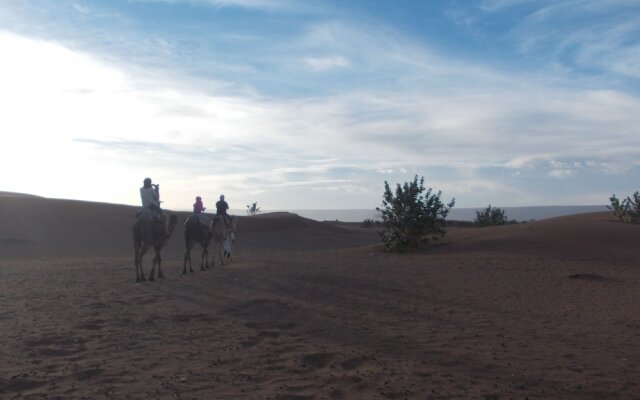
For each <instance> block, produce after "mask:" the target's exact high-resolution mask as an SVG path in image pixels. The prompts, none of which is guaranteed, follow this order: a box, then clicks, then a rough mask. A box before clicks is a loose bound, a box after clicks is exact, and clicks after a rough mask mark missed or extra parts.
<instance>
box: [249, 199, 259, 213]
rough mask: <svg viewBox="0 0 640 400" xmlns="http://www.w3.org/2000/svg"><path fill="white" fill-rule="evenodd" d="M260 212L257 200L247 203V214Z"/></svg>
mask: <svg viewBox="0 0 640 400" xmlns="http://www.w3.org/2000/svg"><path fill="white" fill-rule="evenodd" d="M258 213H260V207H258V202H257V201H256V202H253V203H252V204H248V205H247V214H248V215H256V214H258Z"/></svg>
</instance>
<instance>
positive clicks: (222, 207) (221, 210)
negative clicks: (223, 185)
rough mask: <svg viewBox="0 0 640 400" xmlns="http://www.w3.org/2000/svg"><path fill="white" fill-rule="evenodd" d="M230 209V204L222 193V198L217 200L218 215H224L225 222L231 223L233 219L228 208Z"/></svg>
mask: <svg viewBox="0 0 640 400" xmlns="http://www.w3.org/2000/svg"><path fill="white" fill-rule="evenodd" d="M228 209H229V204H227V202H226V201H224V195H223V194H221V195H220V200H218V202H216V215H222V216H223V217H224V221H225V223H226V224H227V226H228V225H230V223H231V221H230V220H229V214H227V210H228Z"/></svg>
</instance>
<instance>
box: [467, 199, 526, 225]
mask: <svg viewBox="0 0 640 400" xmlns="http://www.w3.org/2000/svg"><path fill="white" fill-rule="evenodd" d="M473 222H474V223H475V224H476V226H479V227H483V226H494V225H505V224H507V223H515V222H516V221H508V220H507V217H506V216H505V215H504V210H502V209H500V208H498V207H491V204H489V207H487V208H485V209H484V210H476V219H475V220H473Z"/></svg>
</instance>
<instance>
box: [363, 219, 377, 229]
mask: <svg viewBox="0 0 640 400" xmlns="http://www.w3.org/2000/svg"><path fill="white" fill-rule="evenodd" d="M375 223H376V221H374V220H372V219H371V218H365V219H364V221H362V227H363V228H373V225H374V224H375Z"/></svg>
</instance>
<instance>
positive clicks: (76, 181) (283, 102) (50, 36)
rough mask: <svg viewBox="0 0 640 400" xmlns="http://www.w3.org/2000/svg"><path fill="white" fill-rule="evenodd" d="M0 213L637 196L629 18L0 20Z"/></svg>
mask: <svg viewBox="0 0 640 400" xmlns="http://www.w3.org/2000/svg"><path fill="white" fill-rule="evenodd" d="M0 60H2V61H0V110H1V111H0V113H1V115H0V137H1V146H0V171H1V172H0V191H12V192H22V193H31V194H37V195H41V196H46V197H55V198H67V199H78V200H89V201H102V202H109V203H121V204H132V205H135V204H139V202H140V198H139V192H138V188H139V187H140V186H141V185H142V180H143V179H144V178H145V177H151V178H152V179H153V180H154V182H156V183H159V184H160V187H161V199H162V200H163V201H164V207H165V208H169V209H176V210H178V209H189V208H191V205H192V203H193V202H194V198H195V196H198V195H199V196H202V197H203V200H204V203H205V206H210V207H213V203H214V202H215V201H216V200H217V198H218V196H219V195H220V194H225V196H226V199H227V201H228V202H229V204H230V206H231V208H232V209H243V208H245V206H246V205H247V204H250V203H253V202H258V205H259V206H261V207H262V208H263V209H280V210H282V209H352V208H360V209H368V208H375V207H376V206H379V205H380V204H381V200H382V194H383V191H384V182H385V181H388V182H389V183H390V184H391V185H394V184H395V183H402V182H405V181H410V180H412V179H413V177H414V176H415V175H418V176H424V178H425V183H426V186H427V187H432V188H433V189H434V190H435V191H442V198H443V200H445V201H448V200H449V199H451V198H455V199H456V207H486V205H488V204H492V205H494V206H503V207H507V206H538V205H592V204H606V203H608V198H609V196H610V195H611V194H612V193H616V194H617V195H618V197H626V196H627V195H630V194H631V193H633V192H634V191H636V190H639V189H640V184H639V183H640V179H639V178H640V0H607V1H602V0H553V1H545V0H478V1H466V0H442V1H440V0H438V1H435V0H434V1H429V0H419V1H411V0H376V1H370V0H349V1H338V0H324V1H296V0H0Z"/></svg>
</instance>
